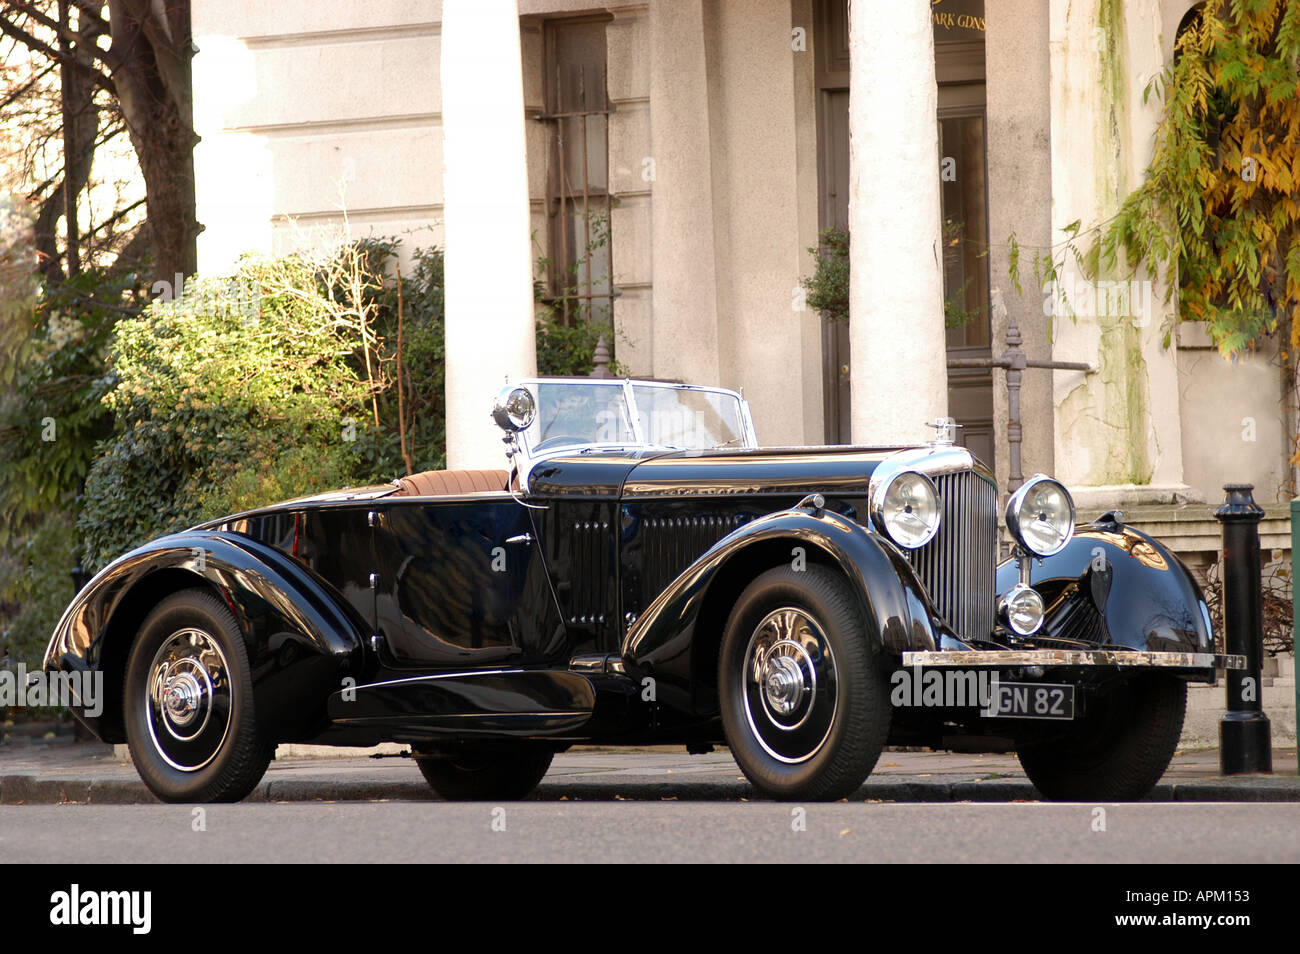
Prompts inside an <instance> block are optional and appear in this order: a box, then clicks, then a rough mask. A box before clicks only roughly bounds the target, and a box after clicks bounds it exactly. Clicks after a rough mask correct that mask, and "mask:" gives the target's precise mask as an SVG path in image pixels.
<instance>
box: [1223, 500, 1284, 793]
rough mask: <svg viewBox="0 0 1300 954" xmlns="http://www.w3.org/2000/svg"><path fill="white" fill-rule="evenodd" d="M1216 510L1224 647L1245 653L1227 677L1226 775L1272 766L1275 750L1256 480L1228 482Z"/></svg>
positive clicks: (1224, 721) (1261, 514) (1256, 770)
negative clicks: (1265, 672)
mask: <svg viewBox="0 0 1300 954" xmlns="http://www.w3.org/2000/svg"><path fill="white" fill-rule="evenodd" d="M1223 489H1224V491H1225V492H1226V493H1227V497H1226V498H1225V499H1224V501H1223V504H1222V506H1220V507H1219V509H1218V510H1216V511H1215V512H1214V515H1215V516H1216V517H1217V518H1218V519H1219V522H1220V523H1221V524H1223V636H1224V643H1225V646H1224V651H1225V652H1227V653H1229V654H1232V655H1241V656H1245V657H1246V668H1245V669H1230V670H1228V672H1227V675H1226V677H1225V683H1226V687H1227V695H1228V700H1227V711H1226V712H1225V713H1224V715H1223V719H1222V720H1220V722H1219V769H1220V772H1221V773H1222V774H1224V775H1242V774H1246V773H1250V772H1272V771H1273V750H1272V741H1271V738H1270V734H1269V732H1270V730H1269V722H1268V716H1266V715H1264V704H1263V700H1262V698H1261V697H1262V687H1261V685H1260V669H1261V665H1260V664H1261V661H1262V657H1263V653H1264V624H1263V612H1262V602H1263V600H1262V597H1261V589H1260V586H1261V583H1260V558H1259V521H1260V520H1261V519H1262V518H1263V516H1264V511H1263V509H1262V508H1261V507H1260V506H1259V505H1258V504H1256V503H1255V499H1254V497H1252V496H1251V493H1250V492H1251V491H1252V490H1254V485H1253V484H1225V485H1224V487H1223Z"/></svg>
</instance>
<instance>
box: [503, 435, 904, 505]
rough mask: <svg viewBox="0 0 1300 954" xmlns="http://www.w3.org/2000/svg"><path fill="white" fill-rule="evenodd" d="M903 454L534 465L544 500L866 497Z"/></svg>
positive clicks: (681, 456) (664, 457)
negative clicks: (875, 476) (883, 465)
mask: <svg viewBox="0 0 1300 954" xmlns="http://www.w3.org/2000/svg"><path fill="white" fill-rule="evenodd" d="M903 449H905V448H902V447H846V446H840V445H830V446H814V447H760V448H722V449H716V450H705V451H677V450H674V451H658V452H645V451H640V452H637V453H634V454H629V453H588V454H568V455H563V456H558V457H552V458H549V459H547V460H544V461H541V462H539V463H538V464H536V465H535V466H534V467H533V469H532V472H531V478H530V481H529V488H530V490H531V491H532V492H533V493H535V494H539V495H543V496H547V495H552V494H576V495H580V496H600V497H617V496H622V497H625V498H629V497H660V496H681V495H691V494H702V495H720V496H721V495H741V494H751V493H780V494H805V493H831V494H849V495H857V494H862V493H865V492H866V490H867V484H868V483H869V481H870V479H871V473H872V471H874V470H875V469H876V467H877V466H878V465H879V464H880V462H881V461H882V460H884V459H886V458H887V457H889V456H890V455H891V454H894V453H897V452H898V451H899V450H903Z"/></svg>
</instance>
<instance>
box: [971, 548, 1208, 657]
mask: <svg viewBox="0 0 1300 954" xmlns="http://www.w3.org/2000/svg"><path fill="white" fill-rule="evenodd" d="M1017 579H1018V576H1017V569H1016V563H1015V561H1014V560H1008V561H1006V562H1004V563H1002V564H1000V565H999V566H998V572H997V588H998V593H999V595H1001V594H1002V593H1004V592H1005V591H1006V590H1008V589H1010V587H1011V586H1012V585H1014V584H1015V582H1016V580H1017ZM1030 584H1031V585H1032V586H1033V587H1034V588H1035V589H1037V590H1038V591H1039V593H1041V594H1042V596H1043V599H1044V601H1045V602H1046V603H1047V619H1046V620H1045V622H1044V627H1043V632H1044V634H1045V635H1047V636H1049V637H1054V638H1058V639H1070V640H1079V641H1082V642H1085V643H1097V644H1099V645H1110V646H1122V647H1126V648H1129V649H1135V650H1139V651H1143V652H1187V653H1212V652H1214V633H1213V630H1212V628H1211V626H1210V614H1209V611H1208V609H1207V608H1206V606H1205V598H1204V596H1202V594H1201V588H1200V586H1199V585H1198V584H1197V582H1196V579H1195V578H1194V577H1193V576H1192V574H1191V571H1190V570H1188V569H1187V567H1186V566H1185V565H1184V564H1183V563H1182V561H1181V560H1179V559H1178V557H1176V556H1174V554H1173V553H1171V552H1170V551H1169V549H1168V548H1167V547H1165V546H1164V545H1163V544H1162V543H1160V542H1159V541H1157V540H1155V539H1153V538H1152V537H1150V536H1148V535H1147V534H1145V533H1143V532H1142V531H1140V530H1137V529H1135V528H1134V527H1129V526H1124V525H1122V524H1117V523H1095V524H1091V525H1089V526H1084V527H1080V528H1079V530H1078V531H1077V532H1076V533H1075V535H1074V539H1073V540H1071V541H1070V543H1069V544H1068V545H1067V546H1066V548H1065V549H1064V550H1062V551H1061V552H1060V553H1058V554H1056V555H1055V556H1050V557H1047V558H1045V559H1043V560H1041V561H1040V560H1038V559H1035V560H1033V564H1032V567H1031V569H1030Z"/></svg>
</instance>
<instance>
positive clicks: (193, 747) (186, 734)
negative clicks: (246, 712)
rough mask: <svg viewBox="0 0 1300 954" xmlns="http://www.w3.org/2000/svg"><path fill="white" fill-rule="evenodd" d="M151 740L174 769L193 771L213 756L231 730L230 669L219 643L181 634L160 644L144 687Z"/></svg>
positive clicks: (202, 635)
mask: <svg viewBox="0 0 1300 954" xmlns="http://www.w3.org/2000/svg"><path fill="white" fill-rule="evenodd" d="M145 694H146V698H145V706H146V712H147V713H148V719H149V737H150V739H151V740H152V741H153V744H154V748H155V749H156V750H157V752H158V754H159V755H161V756H162V758H163V760H164V761H165V762H166V763H167V764H168V765H170V766H171V767H172V768H175V769H179V770H180V771H182V772H196V771H198V770H199V769H201V768H203V767H204V766H205V765H207V764H208V763H209V762H211V761H212V759H213V758H214V757H215V756H216V754H217V752H218V751H220V749H221V744H222V742H224V741H225V738H226V733H227V732H228V731H229V728H230V713H231V694H230V679H229V666H228V665H227V663H226V657H225V654H224V653H223V652H222V651H221V647H220V646H219V645H217V641H216V640H215V639H213V638H212V636H210V635H209V634H208V633H205V632H204V631H203V630H201V629H182V630H178V631H176V632H175V633H173V634H172V635H171V636H169V637H167V639H165V640H164V641H163V644H162V646H160V647H159V649H158V652H157V653H156V654H155V655H154V658H153V663H152V664H151V665H150V667H149V681H148V683H147V684H146V687H145Z"/></svg>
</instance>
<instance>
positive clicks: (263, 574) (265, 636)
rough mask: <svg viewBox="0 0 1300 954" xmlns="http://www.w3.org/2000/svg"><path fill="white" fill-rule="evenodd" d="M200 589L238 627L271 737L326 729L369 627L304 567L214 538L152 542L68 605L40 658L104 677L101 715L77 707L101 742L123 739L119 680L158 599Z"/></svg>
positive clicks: (201, 535)
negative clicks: (335, 693)
mask: <svg viewBox="0 0 1300 954" xmlns="http://www.w3.org/2000/svg"><path fill="white" fill-rule="evenodd" d="M196 586H197V587H204V588H207V589H208V590H209V591H210V592H212V593H214V594H215V595H217V596H219V597H220V598H221V599H222V600H224V602H225V603H226V605H227V606H229V607H230V610H231V612H233V613H234V615H235V618H236V619H237V620H238V621H239V625H240V629H241V631H242V634H243V637H244V640H245V644H246V646H247V649H248V658H249V663H250V665H251V667H252V675H253V690H254V693H255V698H256V711H257V714H258V722H259V724H261V726H262V728H263V729H264V731H265V732H266V733H267V734H268V736H269V737H270V738H272V739H274V740H276V741H292V740H295V739H304V738H310V737H312V736H313V735H315V734H316V733H318V732H319V731H320V730H321V729H323V728H324V727H325V725H326V715H325V701H326V699H327V698H328V696H329V693H330V691H332V690H333V689H337V688H338V687H339V684H340V681H341V680H342V679H343V677H345V676H347V675H349V674H352V675H355V674H357V672H358V670H359V668H360V665H361V657H362V653H363V646H364V639H365V634H366V633H368V632H369V629H370V627H369V626H368V625H367V624H366V622H365V621H364V620H363V619H362V618H361V617H360V616H359V614H358V613H357V612H356V610H355V609H354V608H353V607H352V606H351V605H350V604H349V603H348V602H347V600H346V599H344V598H343V597H342V596H341V595H340V594H339V593H338V592H337V591H335V590H334V588H333V587H331V586H330V585H329V584H328V583H326V582H325V581H324V580H322V579H320V578H319V577H318V576H316V575H315V574H313V573H312V572H311V571H310V570H309V569H307V568H306V567H304V566H303V565H302V564H300V563H298V562H297V561H295V560H293V559H292V558H291V557H289V556H287V555H285V554H284V553H281V552H280V551H279V550H276V549H274V548H272V547H269V546H266V545H265V544H261V543H258V542H257V541H255V540H252V539H250V538H248V537H245V536H242V535H239V534H234V533H228V532H220V531H187V532H184V533H178V534H173V535H171V536H167V537H162V538H160V539H158V540H155V541H153V542H151V543H148V544H146V545H144V546H142V547H140V548H138V549H136V550H133V551H131V552H130V553H128V554H126V555H125V556H123V557H121V558H119V559H117V560H115V561H114V562H113V563H110V564H109V565H108V566H106V567H105V568H104V569H103V570H101V571H100V572H99V573H97V574H96V575H95V577H94V578H93V579H92V580H91V581H90V582H89V583H87V584H86V586H85V587H84V588H83V589H82V590H81V591H80V592H79V593H78V594H77V595H76V597H74V599H73V601H72V603H71V604H70V605H69V606H68V608H67V609H66V610H65V611H64V613H63V617H62V618H61V619H60V621H59V624H58V626H57V627H56V628H55V631H54V635H53V638H52V639H51V641H50V645H49V648H48V649H47V650H46V654H45V668H46V669H47V670H51V671H68V672H76V671H80V672H90V673H96V672H100V673H103V677H102V679H103V682H102V686H103V692H102V696H103V704H102V711H101V712H99V713H98V714H97V715H94V714H91V713H90V712H88V711H87V708H86V707H85V706H74V707H73V712H74V714H75V715H77V717H78V718H79V719H80V720H81V721H82V722H83V723H85V724H86V726H87V727H88V728H89V729H90V730H91V731H92V732H94V733H95V734H96V735H97V736H98V737H99V738H101V739H102V740H103V741H105V742H123V741H125V735H124V731H123V726H122V698H121V693H122V681H123V678H124V674H125V668H126V660H127V658H128V654H129V652H130V647H131V644H132V642H133V640H134V638H135V634H136V632H137V631H138V629H139V626H140V624H141V623H142V622H143V621H144V618H145V617H146V616H147V615H148V613H149V611H150V610H151V609H152V608H153V607H154V606H156V605H157V604H158V603H159V602H160V601H161V600H162V599H164V598H165V597H167V596H169V595H170V594H172V593H174V592H177V591H178V590H182V589H186V588H189V587H196ZM96 708H100V707H99V706H96Z"/></svg>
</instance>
